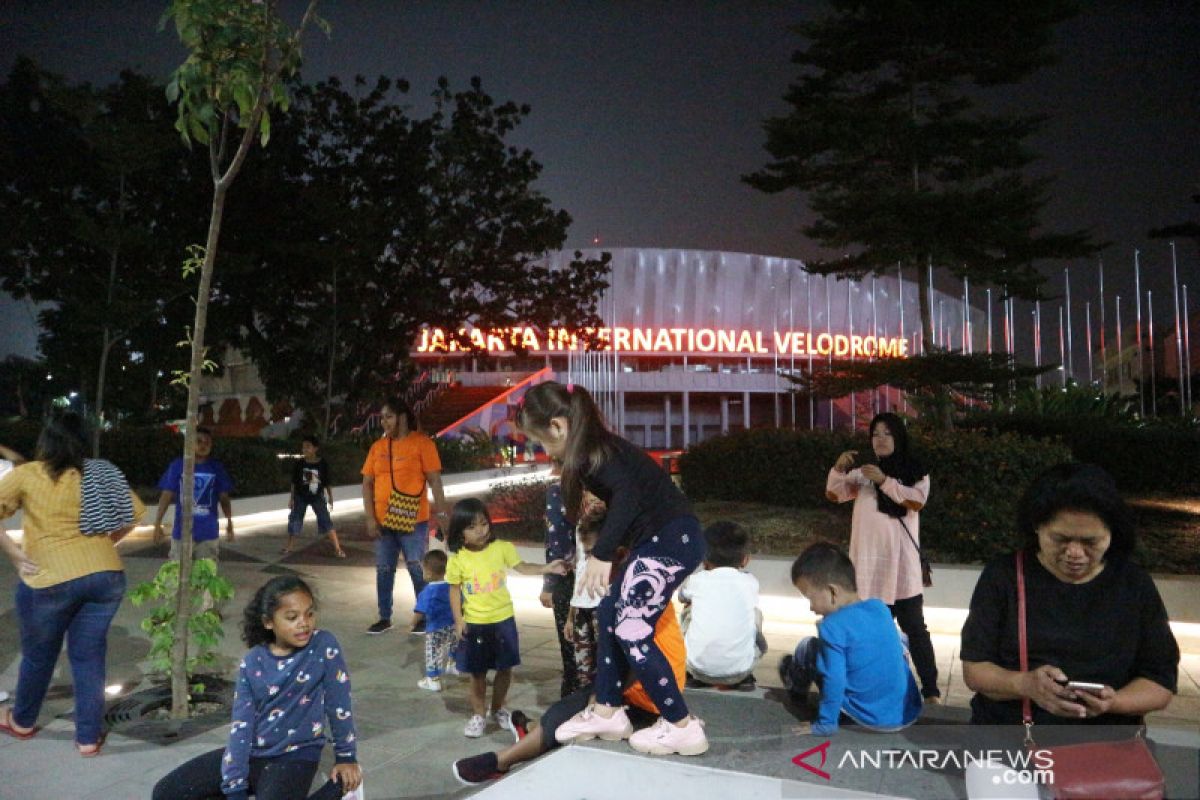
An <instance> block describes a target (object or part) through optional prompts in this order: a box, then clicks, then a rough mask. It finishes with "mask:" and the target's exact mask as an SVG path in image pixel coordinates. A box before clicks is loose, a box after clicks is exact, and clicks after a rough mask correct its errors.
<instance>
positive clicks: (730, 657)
mask: <svg viewBox="0 0 1200 800" xmlns="http://www.w3.org/2000/svg"><path fill="white" fill-rule="evenodd" d="M704 540H705V542H706V544H707V547H708V549H707V551H706V553H705V558H704V569H702V570H700V571H697V572H695V573H693V574H692V576H691V577H689V578H688V579H687V581H686V582H685V583H684V584H683V586H682V587H680V589H679V599H680V600H681V601H682V602H683V603H684V604H685V606H686V608H685V609H684V612H683V623H682V627H683V639H684V642H685V643H686V644H687V668H688V672H689V673H690V675H691V677H692V681H690V683H689V685H696V684H711V685H713V686H717V687H719V688H729V687H734V686H736V687H738V688H739V689H752V688H754V665H755V663H757V662H758V660H759V659H760V658H762V656H763V653H765V652H766V651H767V643H766V640H765V639H764V638H763V635H762V612H761V611H759V609H758V580H757V579H756V578H755V577H754V576H753V575H751V574H750V573H748V572H745V571H744V570H745V567H746V565H747V564H748V563H750V554H749V552H748V551H749V545H750V534H749V533H748V532H747V531H746V529H745V528H743V527H742V526H740V525H738V524H736V523H733V522H717V523H714V524H713V525H710V526H709V527H708V528H706V529H705V531H704Z"/></svg>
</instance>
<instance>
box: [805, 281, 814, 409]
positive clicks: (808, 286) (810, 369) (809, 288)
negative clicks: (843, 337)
mask: <svg viewBox="0 0 1200 800" xmlns="http://www.w3.org/2000/svg"><path fill="white" fill-rule="evenodd" d="M810 278H812V273H810V272H807V271H805V273H804V296H805V297H806V298H807V300H806V302H807V305H808V312H807V316H806V318H805V322H807V323H808V335H809V343H808V382H809V392H808V429H809V430H810V431H811V430H815V429H816V427H817V399H816V396H815V395H814V394H813V393H812V379H813V374H814V373H813V348H812V331H813V318H812V281H811V280H810Z"/></svg>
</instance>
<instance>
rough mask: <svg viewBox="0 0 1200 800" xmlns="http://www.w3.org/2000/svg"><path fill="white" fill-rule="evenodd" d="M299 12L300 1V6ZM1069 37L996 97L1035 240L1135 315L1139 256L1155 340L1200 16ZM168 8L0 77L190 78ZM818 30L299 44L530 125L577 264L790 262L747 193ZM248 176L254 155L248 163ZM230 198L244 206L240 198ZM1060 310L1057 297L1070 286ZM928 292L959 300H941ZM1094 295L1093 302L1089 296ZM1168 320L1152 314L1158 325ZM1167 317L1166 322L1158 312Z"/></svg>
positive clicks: (2, 19) (713, 14)
mask: <svg viewBox="0 0 1200 800" xmlns="http://www.w3.org/2000/svg"><path fill="white" fill-rule="evenodd" d="M295 5H297V7H299V5H300V4H299V3H296V4H295ZM1081 5H1082V6H1083V7H1084V11H1083V13H1082V14H1081V15H1080V16H1079V17H1077V18H1076V19H1074V20H1073V21H1071V22H1069V23H1067V24H1066V25H1064V26H1062V27H1061V28H1060V29H1059V32H1058V33H1059V35H1058V42H1059V52H1060V53H1061V55H1062V61H1061V63H1059V64H1058V65H1056V66H1054V67H1050V68H1048V69H1046V70H1043V71H1042V72H1040V73H1038V74H1036V75H1035V76H1034V77H1032V78H1031V79H1029V80H1028V81H1027V82H1026V83H1025V84H1023V85H1022V86H1020V87H1016V88H1013V89H1006V90H1004V93H1003V96H1002V97H998V98H997V100H996V102H997V103H998V104H999V105H1000V106H1002V107H1005V108H1012V109H1018V110H1021V111H1042V112H1046V113H1049V114H1051V115H1052V117H1051V120H1050V122H1049V123H1048V125H1047V126H1046V128H1045V130H1044V131H1043V132H1042V133H1041V134H1039V136H1038V137H1037V138H1036V139H1035V140H1034V141H1033V146H1034V148H1035V149H1036V151H1037V152H1038V153H1040V154H1041V156H1042V160H1041V161H1040V162H1039V164H1038V165H1037V166H1036V168H1035V170H1036V171H1037V172H1038V173H1039V174H1041V173H1051V174H1054V175H1056V176H1057V182H1056V183H1055V184H1054V187H1053V189H1052V192H1053V197H1052V201H1051V203H1050V205H1049V207H1048V209H1047V211H1046V213H1045V214H1044V217H1043V220H1044V222H1045V224H1046V225H1047V227H1049V228H1055V229H1077V228H1088V229H1091V230H1092V231H1093V232H1094V234H1095V236H1096V238H1098V239H1100V240H1104V241H1110V242H1112V245H1111V246H1110V247H1109V248H1108V249H1107V250H1106V251H1105V252H1104V253H1103V258H1104V263H1105V288H1106V295H1107V298H1108V308H1109V317H1110V329H1111V316H1112V303H1113V295H1114V294H1116V293H1120V294H1122V296H1123V297H1122V305H1123V307H1125V308H1131V307H1132V287H1133V277H1132V253H1133V249H1134V248H1135V247H1137V248H1140V249H1141V250H1142V267H1143V289H1145V288H1151V289H1153V290H1154V294H1155V301H1156V302H1155V305H1156V313H1157V314H1158V316H1159V320H1161V321H1160V322H1159V324H1160V325H1163V327H1164V328H1165V327H1166V326H1165V323H1166V314H1167V313H1168V311H1169V308H1170V305H1169V302H1170V261H1169V251H1168V249H1167V245H1166V244H1165V243H1164V242H1160V241H1154V240H1149V239H1147V237H1146V232H1147V230H1149V229H1150V228H1153V227H1157V226H1161V225H1165V224H1170V223H1176V222H1182V221H1184V220H1186V219H1197V218H1200V205H1197V204H1195V203H1192V202H1191V201H1190V199H1189V198H1190V197H1191V195H1192V194H1195V193H1198V192H1200V55H1198V53H1200V46H1198V45H1200V0H1138V1H1137V2H1133V1H1132V0H1126V1H1125V2H1117V1H1116V0H1101V1H1099V2H1083V3H1082V4H1081ZM164 7H165V3H164V2H162V1H161V0H154V1H153V2H148V1H146V0H122V2H102V1H98V0H91V1H90V2H86V1H81V2H54V1H53V0H42V1H40V2H32V1H30V0H15V1H14V0H6V1H5V2H3V3H0V67H3V69H4V71H5V74H7V72H8V70H9V68H10V67H11V65H12V62H13V60H14V59H15V58H16V56H17V55H18V54H26V55H29V56H31V57H33V58H34V59H35V60H36V61H37V62H38V63H39V64H41V65H42V66H43V67H45V68H48V69H50V70H52V71H55V72H59V73H62V74H65V75H66V76H67V77H68V78H69V79H71V80H89V81H92V82H94V83H98V84H103V83H108V82H111V81H112V80H114V79H115V78H116V75H117V72H118V71H119V70H120V69H121V68H123V67H127V66H132V67H136V68H138V69H140V70H141V71H143V72H147V73H149V74H151V75H154V76H157V77H158V78H160V79H163V80H164V81H165V79H166V77H167V75H168V74H169V73H170V71H171V70H172V69H173V68H174V67H175V66H177V65H178V63H179V62H180V61H181V60H182V58H183V50H182V48H181V47H180V45H179V44H178V42H177V40H176V38H175V35H174V31H173V30H171V29H168V30H166V31H163V32H159V31H158V30H157V22H158V18H159V16H160V15H161V12H162V9H163V8H164ZM818 10H819V5H818V4H816V3H782V2H745V1H744V2H658V3H631V2H620V3H618V2H589V3H582V2H534V1H533V0H521V1H520V2H516V1H513V2H491V3H482V2H450V1H448V0H436V1H435V0H420V1H416V0H414V1H412V2H398V1H396V0H372V1H370V2H368V1H367V0H359V1H357V2H355V1H352V0H341V1H340V2H339V1H338V0H325V2H323V3H322V4H321V12H322V14H323V16H325V17H326V18H327V19H328V20H329V21H330V23H331V24H332V26H333V33H332V37H331V38H329V39H326V38H325V37H324V36H323V35H322V34H320V33H319V32H314V33H313V34H312V35H310V36H309V37H308V40H307V42H306V51H305V55H306V59H305V67H304V75H305V77H306V78H307V79H308V80H318V79H321V78H324V77H326V76H328V75H331V74H337V75H339V76H341V77H342V78H350V77H352V76H353V75H354V74H356V73H362V74H364V75H366V76H368V77H374V76H375V75H378V74H380V73H383V74H387V75H390V76H392V77H402V78H406V79H407V80H408V81H410V83H411V84H412V91H411V93H410V98H411V100H412V104H413V106H414V110H415V111H417V112H418V113H423V112H424V110H425V109H426V107H427V102H426V98H427V96H428V93H429V91H430V90H431V89H432V88H433V85H434V81H435V80H436V78H437V76H439V75H445V76H447V77H448V78H449V79H450V81H451V83H452V85H453V86H455V87H464V86H465V85H466V83H467V81H468V79H469V78H470V77H471V76H473V75H478V76H480V77H481V78H482V79H483V85H484V89H485V90H487V91H488V92H489V93H490V94H491V95H492V96H493V97H495V98H497V99H498V100H515V101H517V102H522V103H528V104H529V105H531V106H532V109H533V112H532V114H531V116H530V117H529V118H528V120H527V121H526V123H525V124H524V125H523V126H522V128H521V129H520V130H519V131H518V132H517V133H516V134H515V136H514V137H513V139H512V141H513V142H514V143H516V144H519V145H522V146H527V147H529V148H531V149H532V150H533V152H534V153H535V156H536V157H537V159H538V160H539V161H540V162H541V163H542V164H543V165H544V167H545V171H544V173H543V177H542V179H541V181H540V184H539V185H540V188H541V189H542V191H544V192H545V193H546V195H547V196H549V197H550V199H551V200H552V201H553V202H554V203H555V204H556V205H557V206H558V207H561V208H565V209H566V210H567V211H568V212H570V214H571V215H572V216H573V218H574V220H575V222H574V225H573V226H572V228H571V231H570V236H569V239H568V242H567V246H568V247H581V246H591V245H592V243H593V239H594V238H596V237H598V238H599V244H600V245H601V246H608V247H625V246H633V247H679V248H694V249H712V250H729V251H739V252H753V253H762V254H768V255H779V256H790V257H796V258H801V259H806V258H811V257H813V256H816V255H819V254H820V253H819V250H818V249H817V248H816V247H815V245H813V244H812V243H811V242H809V241H807V240H806V239H805V238H804V236H803V235H802V234H801V233H800V232H799V228H800V226H801V225H802V224H803V223H804V222H805V221H807V216H806V211H805V209H804V206H803V202H802V198H801V197H800V196H799V195H795V194H792V195H790V196H779V195H774V196H768V195H764V194H762V193H760V192H757V191H755V190H753V189H751V188H749V187H748V186H745V185H744V184H742V183H741V182H740V180H739V178H740V176H741V175H743V174H745V173H747V172H751V171H754V170H755V169H757V168H759V167H761V166H762V165H763V164H764V163H765V162H766V160H767V154H766V152H765V151H764V150H763V149H762V143H763V136H762V133H761V127H760V126H761V121H762V120H763V118H764V117H767V116H771V115H775V114H780V113H784V112H785V110H786V109H785V107H784V104H783V102H782V100H781V97H782V95H783V93H784V91H785V90H786V88H787V86H788V84H789V82H790V81H791V80H792V78H793V77H794V75H795V69H794V67H793V66H792V65H791V64H790V61H789V58H790V55H791V53H792V51H793V50H795V49H796V47H797V44H798V39H797V37H796V36H795V34H794V33H792V32H791V31H790V30H789V29H788V26H789V25H791V24H794V23H795V22H798V21H800V20H802V19H804V18H806V16H811V15H813V14H814V13H816V12H817V11H818ZM252 157H253V156H252ZM234 191H235V192H236V191H237V187H236V184H235V186H234ZM1179 256H1180V279H1181V281H1183V282H1186V283H1188V284H1189V295H1190V300H1189V303H1190V304H1191V306H1192V308H1193V309H1197V308H1200V291H1198V290H1200V256H1198V253H1197V250H1196V246H1195V244H1194V243H1193V242H1188V241H1181V242H1179ZM1063 266H1066V265H1062V264H1059V265H1056V266H1051V267H1050V268H1049V272H1052V273H1053V281H1052V283H1051V285H1050V287H1049V288H1050V290H1051V291H1058V290H1060V287H1061V285H1062V267H1063ZM1069 266H1070V267H1071V269H1072V279H1071V280H1072V295H1073V297H1074V298H1075V300H1076V302H1075V304H1074V305H1075V307H1076V314H1075V316H1076V319H1077V322H1076V325H1077V328H1076V331H1077V341H1082V339H1083V337H1082V324H1083V322H1082V320H1083V301H1084V299H1091V301H1092V304H1093V314H1095V313H1096V300H1097V298H1096V296H1095V288H1094V287H1095V276H1096V268H1095V262H1094V261H1093V262H1091V263H1084V262H1077V263H1074V264H1070V265H1069ZM939 286H941V287H942V288H945V289H947V290H951V291H954V288H953V286H952V285H951V284H950V282H948V281H947V282H945V283H944V284H942V283H941V282H939ZM1089 293H1090V294H1089ZM1160 304H1161V305H1160ZM1158 309H1165V310H1158ZM33 313H34V312H33V310H32V309H31V308H30V307H29V306H28V305H27V304H24V303H14V302H12V301H11V300H7V299H5V300H3V301H0V316H2V318H3V320H4V323H3V326H2V331H0V356H3V355H5V354H7V353H10V352H20V353H23V354H25V355H32V354H33V351H34V348H35V336H36V334H35V332H34V330H33V326H32V319H33Z"/></svg>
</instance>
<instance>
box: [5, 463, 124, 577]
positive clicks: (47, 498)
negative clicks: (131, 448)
mask: <svg viewBox="0 0 1200 800" xmlns="http://www.w3.org/2000/svg"><path fill="white" fill-rule="evenodd" d="M82 479H83V476H82V475H81V474H80V473H79V471H78V470H74V469H69V470H67V471H66V472H64V473H63V474H62V475H60V476H59V478H58V481H57V482H56V481H54V480H52V479H51V478H50V473H49V472H48V471H47V470H46V467H45V465H44V464H43V463H42V462H40V461H30V462H29V463H27V464H22V465H21V466H19V467H17V468H16V469H14V470H13V471H12V472H10V473H9V474H8V475H6V476H4V478H3V479H0V518H4V517H11V516H12V515H13V514H15V513H17V511H18V510H21V511H23V512H24V514H25V517H24V525H23V528H24V532H25V537H24V541H23V543H22V549H23V550H24V551H25V555H27V556H28V557H29V559H30V560H31V561H33V563H35V564H37V565H38V571H37V572H36V573H34V574H33V575H22V576H21V580H23V581H25V584H26V585H27V586H29V588H31V589H45V588H46V587H48V586H55V585H57V584H60V583H64V582H66V581H71V580H75V579H76V578H82V577H83V576H84V575H91V574H92V573H93V572H108V571H112V570H117V571H120V570H123V569H124V566H122V564H121V557H120V556H119V555H117V549H116V547H115V546H114V545H113V542H112V540H111V539H109V538H108V537H107V536H84V535H83V534H82V533H80V532H79V504H80V481H81V480H82ZM145 510H146V506H145V505H144V504H143V503H142V501H141V500H139V499H138V497H137V495H133V514H134V518H135V519H140V518H141V516H142V514H143V513H144V512H145Z"/></svg>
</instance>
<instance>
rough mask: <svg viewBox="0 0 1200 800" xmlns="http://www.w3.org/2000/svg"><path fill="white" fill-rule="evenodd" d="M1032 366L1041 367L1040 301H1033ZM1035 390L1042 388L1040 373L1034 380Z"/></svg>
mask: <svg viewBox="0 0 1200 800" xmlns="http://www.w3.org/2000/svg"><path fill="white" fill-rule="evenodd" d="M1033 365H1034V366H1035V367H1040V366H1041V365H1042V301H1041V300H1034V301H1033ZM1035 381H1036V382H1037V388H1039V389H1041V388H1042V373H1040V372H1039V373H1038V374H1037V377H1036V378H1035Z"/></svg>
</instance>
